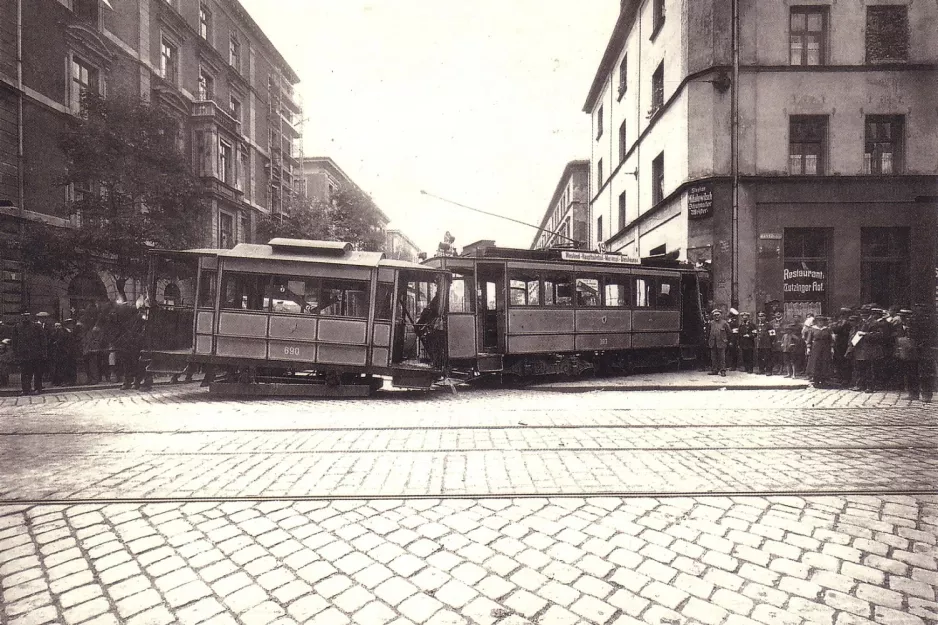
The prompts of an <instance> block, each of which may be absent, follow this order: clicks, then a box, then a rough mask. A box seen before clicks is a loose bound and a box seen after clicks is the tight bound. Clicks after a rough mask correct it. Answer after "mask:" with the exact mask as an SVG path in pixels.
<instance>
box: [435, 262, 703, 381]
mask: <svg viewBox="0 0 938 625" xmlns="http://www.w3.org/2000/svg"><path fill="white" fill-rule="evenodd" d="M424 264H425V265H427V266H430V267H434V268H439V269H446V270H448V271H450V272H451V273H452V277H451V282H450V292H449V298H448V300H449V302H448V309H447V314H446V317H447V319H446V333H447V335H446V342H447V345H448V350H449V352H448V355H449V366H450V368H451V370H452V371H454V372H457V373H462V374H464V375H465V376H467V377H470V378H471V377H474V376H478V375H483V374H493V373H494V374H499V375H509V376H517V377H519V378H527V377H529V376H536V375H552V374H563V375H575V374H579V373H582V372H584V371H587V370H594V371H595V372H597V373H607V372H609V373H611V372H616V371H620V372H628V371H630V370H631V369H633V368H639V367H651V366H663V365H669V364H678V365H680V363H681V362H686V361H690V360H694V359H696V358H697V356H698V354H699V352H700V347H701V346H702V345H703V343H704V340H705V335H704V332H705V331H704V322H703V319H704V317H703V315H702V307H703V303H704V302H705V301H707V292H708V290H709V279H708V274H707V273H706V272H705V271H703V270H697V269H694V268H693V267H691V266H689V265H687V264H684V263H678V262H677V261H676V260H670V259H659V260H651V259H646V260H645V262H641V261H638V260H636V259H630V258H627V257H625V256H622V255H619V254H601V253H591V252H582V251H575V250H560V249H552V250H519V249H509V248H498V247H489V248H486V249H484V250H479V251H478V252H477V256H474V257H470V256H439V257H434V258H431V259H428V260H426V261H424Z"/></svg>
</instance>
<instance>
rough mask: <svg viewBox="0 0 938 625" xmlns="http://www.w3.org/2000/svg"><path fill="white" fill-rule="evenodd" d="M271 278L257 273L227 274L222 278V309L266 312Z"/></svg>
mask: <svg viewBox="0 0 938 625" xmlns="http://www.w3.org/2000/svg"><path fill="white" fill-rule="evenodd" d="M269 280H270V276H266V275H261V274H256V273H227V272H226V273H225V274H224V276H223V278H222V298H223V300H222V308H233V309H235V310H264V309H265V303H264V300H265V297H264V294H265V291H266V290H267V283H268V281H269Z"/></svg>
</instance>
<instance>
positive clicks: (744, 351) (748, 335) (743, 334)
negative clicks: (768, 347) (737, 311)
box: [738, 312, 756, 373]
mask: <svg viewBox="0 0 938 625" xmlns="http://www.w3.org/2000/svg"><path fill="white" fill-rule="evenodd" d="M739 317H740V319H739V328H738V330H739V357H740V361H741V362H740V364H739V366H740V367H743V368H744V369H745V370H746V373H752V368H753V361H754V358H755V352H756V324H754V323H753V322H752V321H751V320H750V318H749V313H747V312H744V313H743V314H741V315H740V316H739Z"/></svg>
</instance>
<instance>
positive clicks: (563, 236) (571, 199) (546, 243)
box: [531, 160, 602, 250]
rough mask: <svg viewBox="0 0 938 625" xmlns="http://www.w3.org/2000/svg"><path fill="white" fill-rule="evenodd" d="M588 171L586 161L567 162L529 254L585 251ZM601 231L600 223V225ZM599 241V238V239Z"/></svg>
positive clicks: (588, 163)
mask: <svg viewBox="0 0 938 625" xmlns="http://www.w3.org/2000/svg"><path fill="white" fill-rule="evenodd" d="M589 170H590V162H589V161H587V160H578V161H570V162H569V163H567V165H566V167H564V169H563V173H562V174H561V175H560V180H558V181H557V186H556V188H555V189H554V194H553V195H552V196H551V198H550V203H549V204H548V205H547V210H546V211H544V217H543V218H542V219H541V223H540V230H539V231H538V233H537V234H536V235H535V236H534V240H533V241H531V249H532V250H543V249H547V248H549V247H573V248H577V249H578V248H584V249H585V248H586V247H588V245H589V223H588V222H589V189H590V186H589ZM600 227H602V221H600ZM599 238H600V239H601V238H602V235H601V234H600V235H599Z"/></svg>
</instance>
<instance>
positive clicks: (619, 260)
mask: <svg viewBox="0 0 938 625" xmlns="http://www.w3.org/2000/svg"><path fill="white" fill-rule="evenodd" d="M560 257H561V258H562V259H564V260H576V261H581V262H587V263H616V264H619V265H641V264H642V261H641V259H639V258H633V257H631V256H625V255H624V254H606V253H603V252H578V251H573V250H564V251H562V252H560Z"/></svg>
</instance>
